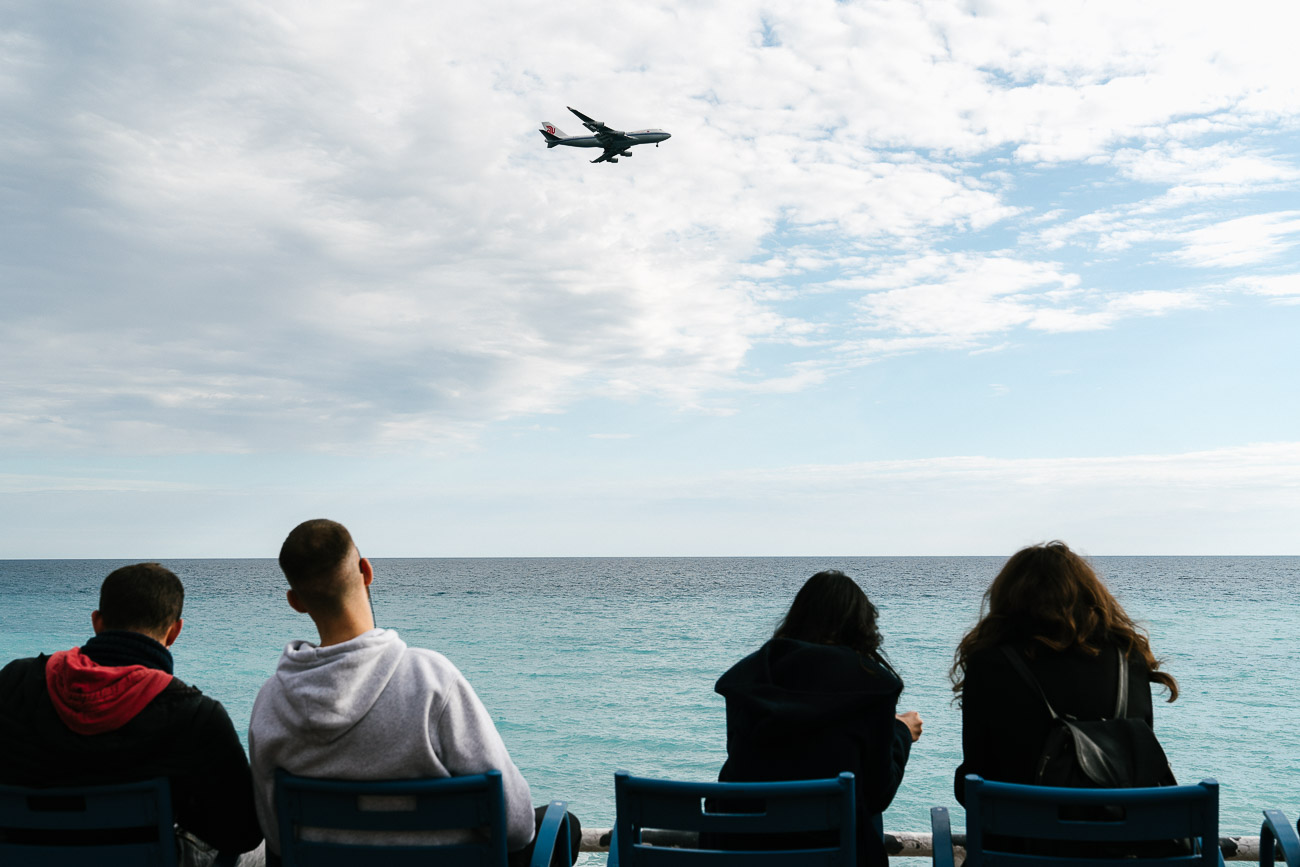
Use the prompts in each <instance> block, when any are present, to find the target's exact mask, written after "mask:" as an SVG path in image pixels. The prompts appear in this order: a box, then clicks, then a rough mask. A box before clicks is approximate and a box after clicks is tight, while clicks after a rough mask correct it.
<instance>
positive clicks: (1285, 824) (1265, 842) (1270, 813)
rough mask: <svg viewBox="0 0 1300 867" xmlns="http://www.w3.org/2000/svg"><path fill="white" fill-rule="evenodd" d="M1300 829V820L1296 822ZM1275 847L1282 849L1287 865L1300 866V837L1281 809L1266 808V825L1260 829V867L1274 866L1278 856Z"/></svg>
mask: <svg viewBox="0 0 1300 867" xmlns="http://www.w3.org/2000/svg"><path fill="white" fill-rule="evenodd" d="M1296 830H1297V831H1300V822H1297V823H1296ZM1275 848H1280V849H1281V850H1282V859H1283V861H1284V862H1285V864H1286V867H1300V837H1297V836H1296V831H1292V830H1291V823H1290V822H1289V821H1287V818H1286V816H1284V815H1282V811H1281V810H1265V811H1264V825H1263V827H1261V828H1260V829H1259V867H1273V863H1274V862H1275V860H1276V858H1277V853H1276V852H1275V851H1274V849H1275Z"/></svg>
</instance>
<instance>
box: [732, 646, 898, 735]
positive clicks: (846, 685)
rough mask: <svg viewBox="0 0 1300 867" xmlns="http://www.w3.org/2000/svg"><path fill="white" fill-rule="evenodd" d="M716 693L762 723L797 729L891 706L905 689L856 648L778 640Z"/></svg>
mask: <svg viewBox="0 0 1300 867" xmlns="http://www.w3.org/2000/svg"><path fill="white" fill-rule="evenodd" d="M715 689H716V690H717V692H718V693H719V694H721V695H722V696H723V697H724V698H726V699H727V701H728V703H731V702H737V703H739V705H740V706H742V707H745V708H746V709H747V712H748V713H749V714H752V715H754V716H755V717H757V718H759V719H763V718H775V719H779V720H781V722H782V724H783V726H795V727H798V726H801V725H806V724H807V723H808V722H810V721H812V720H817V719H825V718H834V717H840V716H849V715H852V714H855V713H859V712H861V711H862V710H863V709H864V708H866V707H877V706H880V704H881V702H882V700H883V701H886V702H889V703H892V702H893V701H895V700H897V698H898V695H899V693H901V692H902V691H903V683H902V681H900V680H899V679H898V677H897V676H896V675H894V674H893V673H892V672H890V671H889V670H888V669H886V668H885V667H884V666H882V665H881V664H880V663H878V662H876V661H875V660H873V659H870V658H869V657H866V656H863V655H862V654H860V653H858V652H857V651H855V650H853V649H852V648H849V647H842V646H839V645H831V644H810V643H808V642H806V641H795V640H794V639H790V638H774V639H772V640H771V641H769V642H767V643H766V644H764V645H763V646H762V647H761V648H759V650H758V651H757V652H755V653H752V654H750V655H749V656H747V657H745V658H744V659H742V660H741V661H740V662H738V663H736V664H735V665H734V666H732V667H731V669H730V670H729V671H727V673H726V674H724V675H723V676H722V677H721V678H719V680H718V683H717V686H716V687H715Z"/></svg>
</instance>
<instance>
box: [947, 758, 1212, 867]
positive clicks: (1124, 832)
mask: <svg viewBox="0 0 1300 867" xmlns="http://www.w3.org/2000/svg"><path fill="white" fill-rule="evenodd" d="M998 838H1002V839H1005V838H1016V839H1018V840H1022V841H1023V840H1033V841H1040V844H1039V845H1040V847H1042V845H1043V844H1044V843H1045V844H1046V846H1048V847H1051V846H1053V843H1052V842H1051V841H1057V842H1056V843H1055V849H1056V852H1057V853H1058V854H1052V855H1044V856H1042V859H1041V862H1040V863H1042V864H1051V865H1053V867H1096V865H1108V864H1109V865H1113V864H1114V863H1115V861H1114V860H1113V858H1111V859H1106V858H1104V856H1100V857H1088V856H1087V854H1083V853H1086V852H1087V851H1088V850H1087V849H1085V847H1084V846H1080V847H1079V849H1078V851H1077V852H1076V851H1074V850H1072V849H1071V844H1078V843H1084V844H1088V845H1093V844H1106V843H1113V844H1116V846H1117V847H1118V848H1122V849H1125V850H1128V851H1131V852H1133V853H1135V854H1136V855H1137V856H1138V857H1137V858H1136V860H1125V861H1124V862H1123V863H1124V864H1141V865H1156V864H1189V865H1190V864H1199V865H1203V867H1216V865H1221V864H1222V863H1223V856H1222V855H1221V854H1220V852H1219V784H1218V783H1217V782H1215V781H1214V780H1202V781H1201V782H1200V783H1199V784H1197V785H1195V786H1161V787H1157V788H1143V789H1067V788H1057V787H1049V786H1024V785H1019V784H1016V783H998V782H993V781H991V780H984V779H982V778H980V777H978V776H976V775H974V774H970V775H968V776H967V777H966V864H967V865H969V867H994V865H999V864H1010V863H1015V864H1017V865H1025V864H1031V863H1034V860H1035V859H1033V858H1032V857H1030V856H1026V855H1024V854H1012V855H1011V856H1010V857H1008V853H1006V852H1004V851H1001V850H1000V848H999V847H1000V846H1004V845H1005V844H1001V843H999V840H998ZM1182 840H1190V841H1192V842H1193V843H1194V844H1200V851H1199V854H1197V855H1195V856H1192V855H1189V854H1182V855H1178V854H1175V853H1174V852H1173V851H1172V849H1174V848H1176V846H1177V844H1176V842H1175V841H1182ZM1144 844H1146V845H1145V847H1144ZM1007 848H1011V847H1007ZM1030 848H1033V846H1032V845H1031V847H1030ZM1146 850H1150V851H1146ZM1144 851H1145V852H1146V854H1144ZM1072 856H1073V857H1072Z"/></svg>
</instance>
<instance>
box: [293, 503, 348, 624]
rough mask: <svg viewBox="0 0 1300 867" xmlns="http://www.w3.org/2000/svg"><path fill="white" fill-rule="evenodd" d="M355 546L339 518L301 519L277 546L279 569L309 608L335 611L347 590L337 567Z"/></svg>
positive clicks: (325, 612) (326, 612)
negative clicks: (278, 547) (278, 550)
mask: <svg viewBox="0 0 1300 867" xmlns="http://www.w3.org/2000/svg"><path fill="white" fill-rule="evenodd" d="M355 549H356V545H355V544H354V543H353V542H352V534H351V533H349V532H348V528H347V527H344V526H343V525H342V524H340V523H339V522H338V521H330V520H328V519H326V518H314V519H312V520H310V521H303V522H302V523H301V524H299V525H298V526H296V527H294V528H293V530H292V531H291V532H290V533H289V535H288V537H286V538H285V540H284V544H283V545H281V546H280V570H281V571H282V572H284V577H285V578H287V579H289V586H290V587H292V588H293V592H294V593H296V594H298V598H299V599H301V600H302V602H303V604H304V605H306V606H307V608H308V609H310V610H311V611H314V612H319V613H322V614H336V613H338V612H339V611H341V610H342V609H343V601H344V599H345V598H346V596H347V593H348V590H349V588H348V586H347V584H346V583H345V582H344V580H343V578H344V572H343V570H342V569H341V568H340V567H342V566H343V564H344V562H345V561H346V560H347V558H348V554H349V553H351V552H352V551H354V550H355Z"/></svg>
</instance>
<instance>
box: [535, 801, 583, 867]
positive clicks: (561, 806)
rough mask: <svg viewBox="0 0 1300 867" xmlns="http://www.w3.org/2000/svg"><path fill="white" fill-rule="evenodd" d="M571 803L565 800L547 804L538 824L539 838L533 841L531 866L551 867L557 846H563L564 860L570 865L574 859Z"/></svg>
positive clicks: (566, 865)
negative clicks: (570, 826) (571, 847)
mask: <svg viewBox="0 0 1300 867" xmlns="http://www.w3.org/2000/svg"><path fill="white" fill-rule="evenodd" d="M568 808H569V805H568V803H567V802H565V801H551V803H549V804H547V805H546V813H545V814H543V816H542V824H540V825H538V826H537V839H536V840H534V841H533V860H532V862H531V863H530V864H529V867H550V865H551V857H552V854H553V853H554V852H555V851H556V848H557V847H562V848H561V849H560V851H561V852H563V853H564V860H563V861H562V862H561V863H563V864H564V865H565V867H568V865H569V864H570V863H572V861H573V853H572V852H570V851H569V844H570V842H571V841H570V840H569V809H568Z"/></svg>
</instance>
